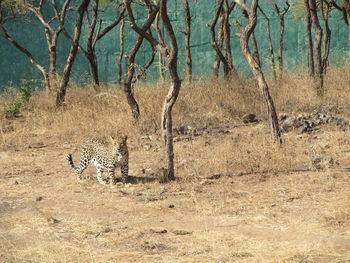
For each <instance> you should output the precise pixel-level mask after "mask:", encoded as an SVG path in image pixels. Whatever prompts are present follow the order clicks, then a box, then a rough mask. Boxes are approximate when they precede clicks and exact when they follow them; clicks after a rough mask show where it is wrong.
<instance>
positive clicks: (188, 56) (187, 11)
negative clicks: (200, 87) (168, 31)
mask: <svg viewBox="0 0 350 263" xmlns="http://www.w3.org/2000/svg"><path fill="white" fill-rule="evenodd" d="M183 6H184V10H185V24H186V30H185V55H186V80H187V81H188V82H189V83H192V56H191V12H190V6H189V4H188V0H183Z"/></svg>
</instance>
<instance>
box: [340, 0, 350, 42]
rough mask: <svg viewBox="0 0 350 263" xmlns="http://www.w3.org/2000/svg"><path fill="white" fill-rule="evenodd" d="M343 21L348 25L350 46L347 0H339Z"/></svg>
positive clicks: (349, 4)
mask: <svg viewBox="0 0 350 263" xmlns="http://www.w3.org/2000/svg"><path fill="white" fill-rule="evenodd" d="M341 4H342V10H343V15H344V20H345V23H346V24H347V25H348V38H349V46H350V3H349V0H341Z"/></svg>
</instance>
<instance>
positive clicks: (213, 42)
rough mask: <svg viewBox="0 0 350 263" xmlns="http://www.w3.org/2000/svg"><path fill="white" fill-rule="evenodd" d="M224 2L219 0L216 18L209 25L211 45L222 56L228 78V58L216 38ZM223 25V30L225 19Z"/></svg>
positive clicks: (221, 59) (225, 74)
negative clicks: (216, 27)
mask: <svg viewBox="0 0 350 263" xmlns="http://www.w3.org/2000/svg"><path fill="white" fill-rule="evenodd" d="M223 3H224V0H219V1H218V7H217V9H216V12H215V15H214V18H213V20H212V22H211V24H210V26H209V29H210V43H211V46H212V47H213V48H214V50H215V51H216V55H217V56H218V57H219V58H220V61H221V62H222V64H223V67H224V76H225V79H226V78H228V75H229V72H230V69H229V65H228V63H227V59H226V58H225V56H224V55H223V53H222V51H221V48H220V47H219V45H218V43H217V41H216V38H215V26H216V23H217V21H218V19H219V17H220V14H221V12H222V9H223ZM223 20H224V17H223ZM222 25H223V30H224V21H223V24H222ZM223 32H224V31H223Z"/></svg>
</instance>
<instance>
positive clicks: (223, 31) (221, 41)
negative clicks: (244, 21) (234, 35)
mask: <svg viewBox="0 0 350 263" xmlns="http://www.w3.org/2000/svg"><path fill="white" fill-rule="evenodd" d="M235 6H236V3H235V2H234V1H232V2H231V3H229V1H228V0H219V1H218V6H217V9H216V12H215V15H214V17H213V20H212V22H211V24H210V25H209V30H210V43H211V45H212V47H213V48H214V50H215V52H216V58H215V60H214V65H213V69H214V70H213V74H214V77H216V78H217V77H218V75H219V66H220V63H221V62H222V65H223V68H224V77H225V79H229V78H236V79H237V78H238V74H237V71H236V69H235V67H234V66H233V57H232V52H231V29H230V23H229V19H230V15H231V13H232V11H233V9H234V7H235ZM219 19H220V21H219V29H218V40H216V36H215V27H216V24H217V21H218V20H219ZM224 45H225V53H223V52H222V47H223V46H224Z"/></svg>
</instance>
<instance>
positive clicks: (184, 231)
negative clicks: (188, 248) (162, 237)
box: [171, 230, 193, 236]
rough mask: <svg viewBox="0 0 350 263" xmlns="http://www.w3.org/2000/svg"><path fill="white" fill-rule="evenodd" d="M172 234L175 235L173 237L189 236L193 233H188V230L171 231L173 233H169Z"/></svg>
mask: <svg viewBox="0 0 350 263" xmlns="http://www.w3.org/2000/svg"><path fill="white" fill-rule="evenodd" d="M171 232H172V233H173V234H175V235H179V236H180V235H181V236H182V235H190V234H192V233H193V231H188V230H173V231H171Z"/></svg>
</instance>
